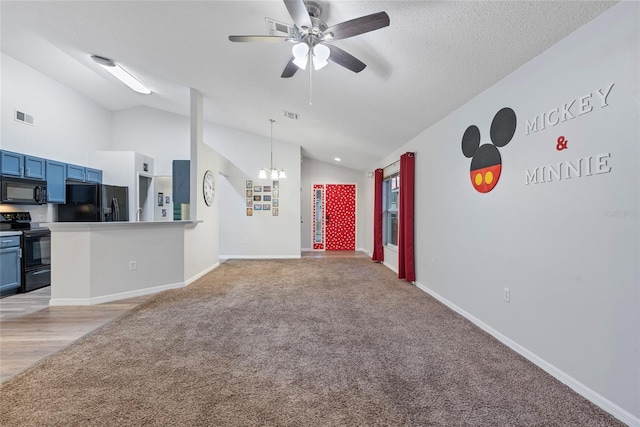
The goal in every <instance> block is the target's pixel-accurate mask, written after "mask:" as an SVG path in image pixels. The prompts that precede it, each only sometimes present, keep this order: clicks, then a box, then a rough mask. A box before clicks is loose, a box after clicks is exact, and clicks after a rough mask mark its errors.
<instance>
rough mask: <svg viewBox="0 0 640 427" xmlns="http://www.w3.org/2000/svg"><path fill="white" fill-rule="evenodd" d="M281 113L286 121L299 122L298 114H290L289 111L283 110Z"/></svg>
mask: <svg viewBox="0 0 640 427" xmlns="http://www.w3.org/2000/svg"><path fill="white" fill-rule="evenodd" d="M283 113H284V116H285V117H286V118H287V119H292V120H300V114H298V113H292V112H291V111H285V110H283Z"/></svg>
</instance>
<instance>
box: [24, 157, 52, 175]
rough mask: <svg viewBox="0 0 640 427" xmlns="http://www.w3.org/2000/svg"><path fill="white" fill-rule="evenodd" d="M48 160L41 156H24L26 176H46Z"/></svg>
mask: <svg viewBox="0 0 640 427" xmlns="http://www.w3.org/2000/svg"><path fill="white" fill-rule="evenodd" d="M46 163H47V161H46V160H45V159H41V158H39V157H31V156H24V177H25V178H32V179H45V178H46V173H45V172H46V169H45V165H46Z"/></svg>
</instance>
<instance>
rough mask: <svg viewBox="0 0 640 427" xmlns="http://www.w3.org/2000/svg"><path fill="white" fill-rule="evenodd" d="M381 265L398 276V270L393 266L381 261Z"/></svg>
mask: <svg viewBox="0 0 640 427" xmlns="http://www.w3.org/2000/svg"><path fill="white" fill-rule="evenodd" d="M382 265H384V266H385V267H387V268H388V269H389V270H391V271H393V272H394V273H396V274H398V269H397V268H395V267H394V266H393V265H391V264H388V263H387V262H386V261H382Z"/></svg>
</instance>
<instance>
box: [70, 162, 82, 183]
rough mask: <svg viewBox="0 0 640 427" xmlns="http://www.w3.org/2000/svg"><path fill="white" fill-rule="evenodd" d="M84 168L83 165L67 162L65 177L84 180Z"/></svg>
mask: <svg viewBox="0 0 640 427" xmlns="http://www.w3.org/2000/svg"><path fill="white" fill-rule="evenodd" d="M85 172H86V168H85V167H84V166H78V165H70V164H67V179H68V180H70V181H81V182H84V175H85Z"/></svg>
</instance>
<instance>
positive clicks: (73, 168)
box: [67, 164, 102, 184]
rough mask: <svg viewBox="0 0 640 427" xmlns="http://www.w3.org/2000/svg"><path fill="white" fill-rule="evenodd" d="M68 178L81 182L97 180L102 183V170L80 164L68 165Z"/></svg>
mask: <svg viewBox="0 0 640 427" xmlns="http://www.w3.org/2000/svg"><path fill="white" fill-rule="evenodd" d="M67 179H68V180H69V181H80V182H96V183H98V184H101V183H102V171H101V170H98V169H91V168H87V167H84V166H78V165H70V164H68V165H67Z"/></svg>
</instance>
